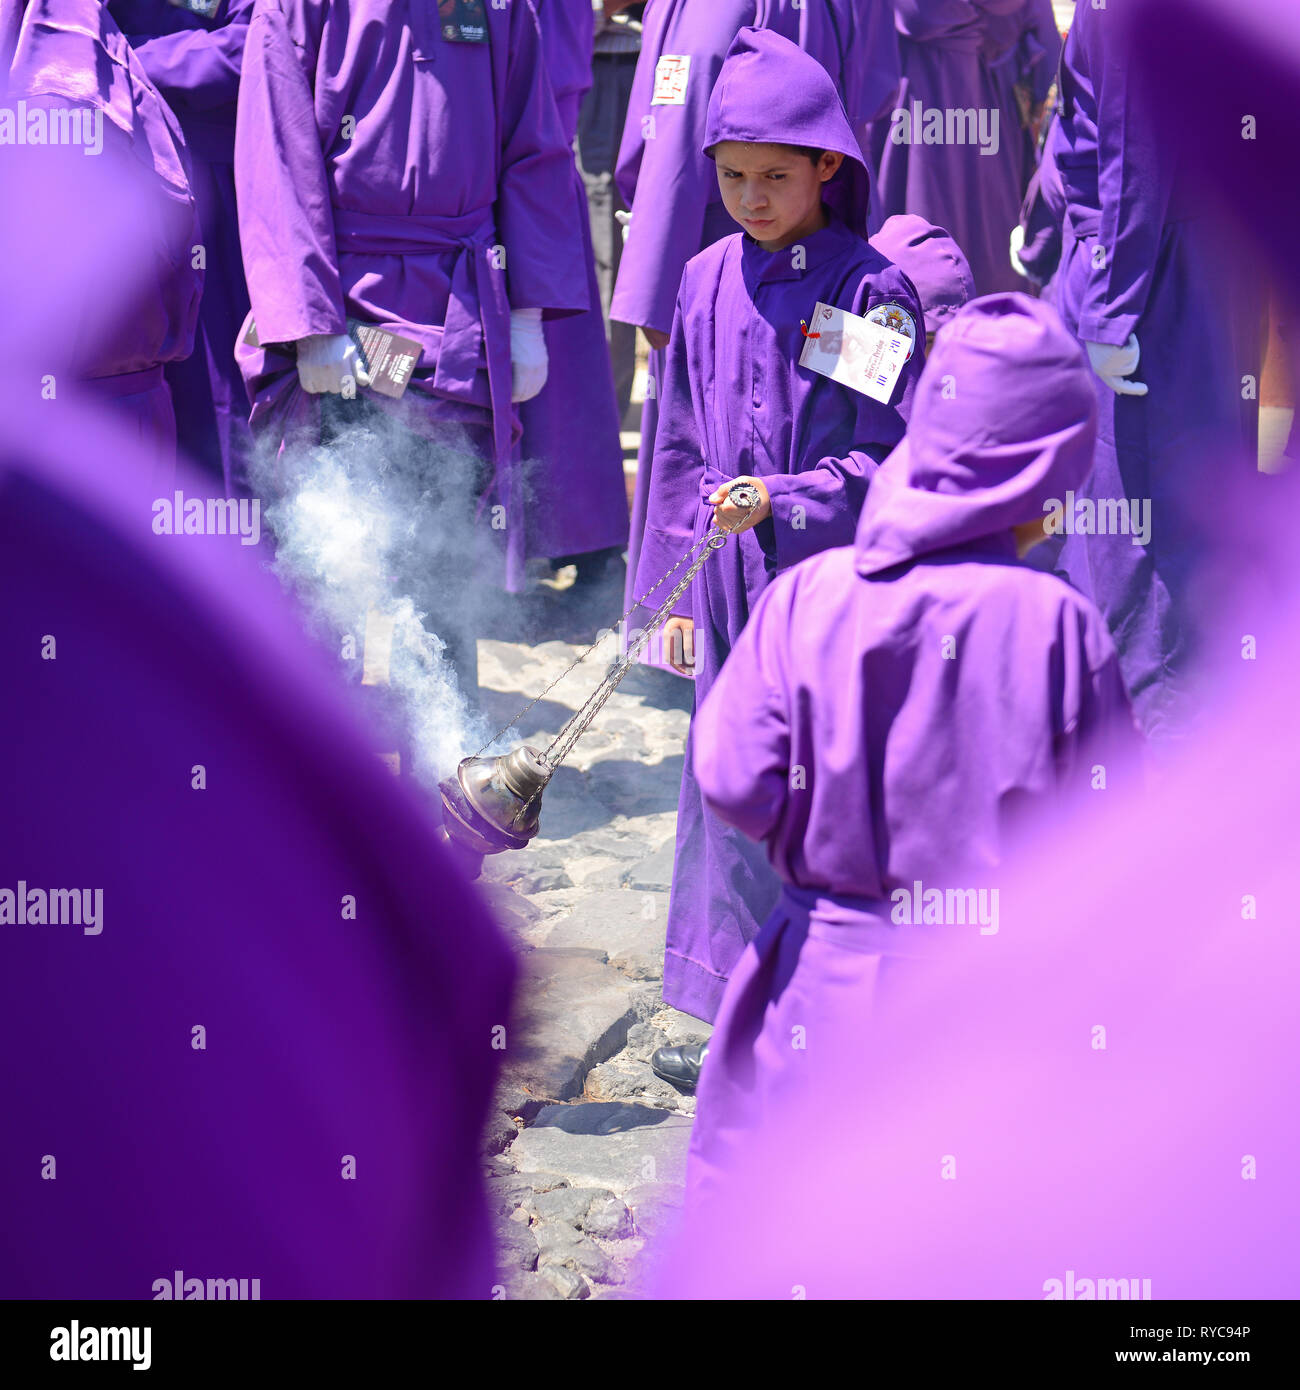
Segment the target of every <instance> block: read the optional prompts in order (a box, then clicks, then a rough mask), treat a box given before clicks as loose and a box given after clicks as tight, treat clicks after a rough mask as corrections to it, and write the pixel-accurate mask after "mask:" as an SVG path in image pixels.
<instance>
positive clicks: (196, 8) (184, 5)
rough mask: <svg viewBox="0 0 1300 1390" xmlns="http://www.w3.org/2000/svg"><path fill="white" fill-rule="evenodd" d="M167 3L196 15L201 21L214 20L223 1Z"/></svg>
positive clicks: (175, 0) (179, 0)
mask: <svg viewBox="0 0 1300 1390" xmlns="http://www.w3.org/2000/svg"><path fill="white" fill-rule="evenodd" d="M167 3H168V4H169V5H174V6H175V7H176V8H177V9H178V10H186V11H188V12H189V13H190V14H196V15H198V16H199V18H200V19H212V18H213V17H214V16H215V15H216V13H217V11H218V10H219V9H220V8H221V0H167Z"/></svg>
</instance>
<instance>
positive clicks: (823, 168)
mask: <svg viewBox="0 0 1300 1390" xmlns="http://www.w3.org/2000/svg"><path fill="white" fill-rule="evenodd" d="M713 160H714V163H715V164H716V165H717V168H718V187H719V188H720V189H721V190H722V201H723V203H724V205H725V206H726V209H727V211H728V212H729V213H730V214H731V216H732V217H733V218H735V220H736V221H737V222H739V223H740V225H741V226H742V227H743V228H744V229H745V231H747V232H748V233H749V235H750V236H752V237H753V238H754V240H755V241H756V242H758V244H759V245H760V246H761V247H762V248H763V249H764V250H765V251H781V250H783V249H784V248H785V247H787V246H790V245H791V244H793V243H794V242H796V241H798V240H799V238H800V237H804V236H809V235H810V234H811V233H813V232H815V231H817V230H818V229H819V228H821V227H822V226H824V225H825V219H824V217H823V214H822V185H823V184H824V183H826V182H827V181H828V180H829V179H830V178H832V177H833V176H834V174H835V171H836V170H837V169H838V168H839V167H840V165H841V163H843V160H844V156H843V155H842V154H837V153H835V152H834V151H832V150H828V151H826V152H825V153H824V154H823V155H822V157H821V159H820V160H819V161H818V162H817V163H816V164H814V163H813V162H812V160H811V159H809V158H808V156H807V155H806V154H801V153H800V152H799V151H797V150H792V149H789V148H788V147H787V146H785V145H746V144H742V143H741V142H740V141H738V140H724V141H723V142H722V143H721V144H720V145H717V146H715V147H714V150H713Z"/></svg>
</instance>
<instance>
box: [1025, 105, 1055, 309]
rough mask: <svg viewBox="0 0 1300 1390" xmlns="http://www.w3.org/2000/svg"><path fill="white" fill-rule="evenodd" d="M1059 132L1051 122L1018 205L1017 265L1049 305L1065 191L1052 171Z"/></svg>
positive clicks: (1051, 296)
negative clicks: (1021, 238)
mask: <svg viewBox="0 0 1300 1390" xmlns="http://www.w3.org/2000/svg"><path fill="white" fill-rule="evenodd" d="M1060 130H1061V127H1060V122H1059V121H1057V120H1055V119H1054V120H1053V121H1052V124H1051V127H1050V129H1049V130H1048V132H1047V138H1046V140H1044V142H1043V153H1042V156H1041V158H1040V159H1039V161H1038V167H1037V168H1036V169H1035V170H1034V172H1033V174H1032V175H1030V179H1029V186H1028V187H1027V188H1026V189H1025V200H1024V202H1023V203H1021V205H1020V226H1021V228H1022V229H1023V230H1024V234H1025V239H1024V242H1023V244H1022V245H1021V247H1020V264H1021V265H1023V266H1024V268H1025V269H1026V270H1027V271H1028V272H1029V274H1030V277H1031V278H1032V279H1033V280H1034V281H1036V282H1037V286H1038V297H1039V298H1040V299H1045V300H1047V302H1048V303H1049V304H1051V303H1055V300H1056V272H1057V270H1058V269H1060V265H1061V248H1062V243H1063V234H1064V228H1065V189H1064V188H1063V187H1062V185H1061V171H1060V170H1059V169H1058V168H1057V167H1056V150H1057V146H1058V144H1059V143H1060Z"/></svg>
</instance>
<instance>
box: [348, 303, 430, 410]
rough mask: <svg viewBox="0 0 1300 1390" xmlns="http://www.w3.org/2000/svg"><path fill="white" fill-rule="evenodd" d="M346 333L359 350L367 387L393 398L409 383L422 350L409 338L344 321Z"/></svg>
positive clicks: (354, 321)
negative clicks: (368, 384) (366, 377)
mask: <svg viewBox="0 0 1300 1390" xmlns="http://www.w3.org/2000/svg"><path fill="white" fill-rule="evenodd" d="M348 336H349V337H350V338H351V339H352V341H353V342H354V343H355V344H356V345H357V347H358V348H359V349H360V350H361V360H362V362H363V364H364V365H365V369H366V372H367V374H368V375H369V377H370V389H371V390H372V391H378V392H379V394H380V395H381V396H391V397H392V398H393V399H394V400H396V399H397V398H398V397H399V396H401V395H402V393H403V392H404V391H405V390H406V388H407V387H408V386H409V385H410V384H411V373H412V372H413V371H414V370H415V369H416V367H417V366H418V365H419V361H420V353H421V352H422V351H423V349H422V348H421V347H420V345H419V343H417V342H416V341H415V340H414V339H413V338H403V337H402V336H401V334H400V333H394V332H393V331H392V330H391V329H388V328H377V327H376V326H375V325H374V324H373V323H361V322H359V321H358V320H357V319H349V320H348Z"/></svg>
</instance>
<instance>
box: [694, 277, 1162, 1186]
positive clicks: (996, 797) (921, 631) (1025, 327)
mask: <svg viewBox="0 0 1300 1390" xmlns="http://www.w3.org/2000/svg"><path fill="white" fill-rule="evenodd" d="M1008 400H1013V401H1015V402H1016V403H1017V408H1016V409H1015V410H1008V409H1007V402H1008ZM1095 428H1096V403H1095V399H1094V396H1093V391H1092V383H1091V381H1090V380H1089V375H1088V367H1087V363H1086V361H1085V359H1084V357H1083V354H1082V352H1081V351H1080V350H1079V347H1078V344H1077V343H1075V342H1074V340H1073V339H1072V338H1071V337H1070V335H1069V334H1068V333H1067V332H1066V330H1065V328H1064V326H1063V325H1062V324H1061V322H1060V320H1059V319H1058V317H1057V316H1056V314H1055V312H1054V311H1053V310H1052V309H1051V308H1050V307H1048V306H1046V305H1042V304H1040V303H1039V302H1038V301H1036V300H1031V299H1029V298H1028V297H1026V296H1024V295H1015V294H1013V295H994V296H989V297H987V298H985V299H980V300H975V301H973V302H972V303H971V304H969V305H967V307H966V308H965V309H964V310H963V311H962V312H961V313H960V314H958V315H957V316H956V318H955V319H954V320H953V321H952V323H950V324H949V325H948V327H947V328H945V329H944V331H943V332H942V333H941V334H940V336H939V338H938V340H937V341H936V343H935V348H934V354H933V356H932V357H931V359H930V361H929V363H928V364H927V367H926V370H925V373H924V375H923V376H922V378H921V382H920V385H919V387H918V388H917V392H916V398H915V401H914V404H913V409H912V415H911V420H910V423H909V427H908V433H907V438H906V439H905V440H904V441H903V442H902V444H901V445H900V446H899V447H898V449H897V450H895V452H894V453H893V455H892V456H891V457H890V459H889V460H888V462H887V463H886V464H885V465H884V467H883V468H881V469H880V471H879V472H878V473H877V475H876V478H875V480H874V481H873V483H872V486H871V489H870V492H869V493H868V495H867V502H866V506H865V508H864V510H863V513H862V518H861V522H860V524H859V527H858V532H857V537H856V540H855V542H854V544H853V545H852V546H843V547H840V548H838V549H836V550H833V551H830V552H829V553H825V554H822V555H818V556H815V557H814V558H812V559H810V560H808V561H807V562H806V563H804V564H801V565H799V566H797V567H796V568H795V569H794V570H793V572H792V573H790V574H789V575H787V576H784V577H783V578H781V579H780V580H779V581H778V582H777V583H775V584H774V585H772V587H771V588H770V589H769V590H768V591H767V592H766V593H765V594H764V595H763V597H762V598H761V599H760V601H759V603H758V605H757V607H756V609H755V611H754V613H753V616H752V617H751V619H750V622H749V625H748V627H747V628H746V630H745V632H744V633H743V634H742V635H741V636H740V639H739V641H738V642H737V644H736V646H735V648H734V650H733V651H732V653H731V656H730V657H729V658H728V661H727V664H726V666H725V667H724V668H723V670H722V672H721V675H720V676H719V677H718V679H717V681H716V683H715V685H714V688H713V691H712V692H711V694H709V695H708V697H707V698H706V699H705V700H704V701H703V702H702V704H701V706H700V707H699V708H698V710H697V713H696V718H695V728H694V730H693V734H694V739H695V747H694V761H693V769H694V773H695V776H696V778H697V780H698V787H699V793H700V794H701V795H702V796H703V797H704V800H705V804H706V805H707V806H708V807H709V808H710V810H711V812H712V813H713V814H715V815H717V816H718V817H719V818H721V819H722V820H724V821H726V822H727V823H728V824H729V825H732V826H734V827H735V828H736V829H737V830H738V831H740V832H742V833H744V834H745V835H746V836H747V837H748V838H749V839H750V840H751V841H753V842H757V843H762V844H763V845H765V847H766V852H767V855H768V857H769V858H770V860H771V863H772V865H773V866H774V868H775V869H776V871H777V873H778V874H779V875H780V878H781V882H782V891H781V896H780V901H779V903H778V904H777V906H776V908H775V909H774V911H773V912H772V915H771V916H770V917H769V918H768V920H767V922H766V923H765V924H764V926H763V929H762V932H761V933H760V935H759V936H758V939H757V940H756V941H755V942H754V943H753V944H751V945H750V946H749V947H748V948H747V949H746V951H745V955H744V958H743V960H742V961H741V963H740V964H739V965H738V966H737V968H736V971H735V973H734V974H733V976H732V979H731V983H730V985H729V986H728V989H727V994H726V997H725V999H724V1001H723V1004H722V1008H721V1012H720V1014H719V1017H718V1023H717V1027H716V1028H715V1030H714V1033H713V1038H712V1040H711V1042H710V1045H709V1052H708V1060H707V1061H706V1063H705V1065H704V1072H703V1079H702V1081H701V1087H700V1099H699V1114H698V1118H697V1120H696V1126H695V1131H694V1134H693V1137H692V1151H693V1162H694V1165H695V1167H694V1171H693V1174H692V1179H691V1181H692V1184H693V1185H695V1186H697V1185H698V1184H700V1183H701V1182H704V1181H705V1180H706V1178H707V1175H708V1174H710V1173H712V1172H714V1171H715V1170H716V1168H718V1167H719V1166H725V1154H726V1152H727V1151H728V1149H729V1147H730V1146H732V1145H734V1144H736V1143H740V1142H743V1138H744V1135H745V1133H746V1131H747V1130H749V1129H751V1128H752V1127H753V1126H754V1125H756V1124H757V1123H758V1122H759V1121H760V1120H761V1117H762V1116H763V1114H764V1111H765V1108H766V1107H767V1106H768V1105H769V1104H771V1103H772V1102H773V1100H774V1098H775V1097H777V1096H779V1095H781V1094H782V1092H783V1091H784V1090H785V1089H786V1088H789V1087H797V1086H798V1085H799V1073H800V1065H801V1063H802V1061H803V1059H804V1058H805V1057H806V1056H808V1055H810V1054H807V1053H805V1052H802V1051H800V1050H799V1049H798V1048H797V1047H795V1048H792V1046H791V1038H792V1037H797V1029H798V1028H799V1027H800V1026H804V1027H806V1026H807V1025H808V1024H809V1023H811V1022H812V1021H813V1020H816V1019H818V1018H819V1017H825V1016H828V1015H829V1014H831V1013H833V1012H835V1011H836V1010H842V1009H843V1008H850V1009H851V1008H854V1007H856V1008H859V1009H865V1008H867V1007H868V1006H869V1005H870V1001H871V996H872V992H873V990H874V989H876V988H877V987H879V985H880V983H881V981H882V980H883V979H886V978H887V977H889V976H891V975H893V974H895V973H896V972H897V971H898V970H899V969H900V962H901V961H903V960H905V959H906V958H907V957H909V956H913V955H924V954H926V953H927V951H929V950H931V949H934V948H935V947H936V946H937V945H938V944H939V940H940V939H941V933H939V934H936V933H927V932H926V931H924V929H922V930H919V931H918V930H915V929H914V928H915V927H916V926H917V925H919V924H923V923H926V922H931V923H932V922H934V921H935V920H942V918H940V919H935V918H934V917H932V916H930V915H929V913H930V906H931V904H930V901H929V900H928V899H926V898H924V897H923V898H922V899H921V901H922V902H923V903H924V908H923V915H921V917H920V923H918V922H916V921H914V920H913V910H912V909H913V905H914V902H915V899H914V892H915V891H917V890H919V892H920V893H921V894H928V893H929V892H930V891H931V890H932V889H939V890H945V889H947V888H955V889H961V890H964V889H966V888H973V889H977V891H978V887H980V886H982V887H983V888H984V890H985V892H986V893H987V892H988V888H987V885H988V882H989V875H990V874H991V873H993V872H994V871H995V870H996V869H997V867H998V865H999V863H1000V862H1001V858H1002V853H1003V844H1004V836H1005V834H1006V832H1007V830H1008V828H1009V823H1010V821H1011V820H1012V819H1013V818H1017V817H1023V816H1025V815H1026V813H1027V812H1029V813H1032V808H1033V806H1034V805H1035V803H1039V804H1041V803H1044V802H1045V801H1050V800H1052V799H1054V798H1057V797H1060V796H1062V795H1063V794H1064V793H1065V792H1066V791H1068V790H1070V789H1073V790H1077V791H1086V790H1087V789H1088V787H1089V786H1090V785H1095V780H1094V779H1095V777H1096V766H1097V764H1098V763H1102V764H1107V763H1108V762H1109V761H1110V754H1109V753H1108V752H1107V751H1105V750H1107V749H1108V748H1112V749H1114V750H1115V751H1116V752H1118V751H1120V750H1123V749H1125V748H1130V747H1131V745H1133V744H1135V743H1136V740H1135V738H1134V735H1133V724H1132V717H1131V714H1130V712H1129V709H1128V703H1127V699H1126V696H1125V693H1124V684H1123V681H1122V680H1121V678H1120V674H1119V664H1118V660H1117V658H1116V654H1115V649H1114V646H1113V644H1112V642H1111V640H1110V636H1109V634H1108V633H1107V631H1106V625H1105V623H1104V622H1103V621H1102V618H1101V615H1100V614H1099V613H1097V612H1096V610H1095V609H1094V608H1093V607H1092V605H1091V604H1090V603H1089V602H1088V601H1087V600H1086V599H1085V598H1083V597H1081V596H1080V595H1079V594H1077V593H1075V592H1074V591H1073V590H1072V589H1071V588H1070V587H1069V586H1068V585H1066V584H1065V583H1063V582H1062V581H1061V580H1059V579H1057V578H1056V577H1055V576H1053V575H1048V574H1042V573H1040V572H1038V571H1035V570H1031V569H1029V568H1028V567H1025V566H1022V565H1020V564H1019V563H1017V548H1018V545H1027V544H1029V543H1031V542H1032V540H1033V539H1034V538H1035V537H1041V534H1042V531H1041V526H1042V517H1043V504H1044V502H1045V501H1047V500H1049V499H1052V498H1056V497H1060V496H1062V495H1063V494H1064V492H1065V491H1066V490H1067V489H1069V488H1074V487H1077V486H1078V485H1079V484H1080V483H1081V482H1082V481H1083V479H1084V477H1085V476H1086V475H1087V472H1088V468H1089V465H1090V463H1091V460H1092V446H1093V438H1094V432H1095ZM986 901H987V899H986ZM900 907H901V908H905V909H906V911H905V912H904V911H902V910H900ZM980 921H981V923H982V924H983V926H982V928H981V929H983V927H986V926H987V925H989V924H984V923H983V918H981V919H980ZM900 923H903V924H904V925H901V926H900V925H899V924H900ZM991 925H992V929H993V930H994V931H996V922H994V923H992V924H991ZM968 929H970V930H976V928H974V927H971V926H969V924H968ZM902 968H903V969H904V970H905V969H906V967H905V966H904V967H902ZM792 1029H795V1030H796V1032H795V1033H792V1031H791V1030H792Z"/></svg>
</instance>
